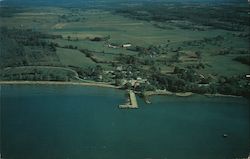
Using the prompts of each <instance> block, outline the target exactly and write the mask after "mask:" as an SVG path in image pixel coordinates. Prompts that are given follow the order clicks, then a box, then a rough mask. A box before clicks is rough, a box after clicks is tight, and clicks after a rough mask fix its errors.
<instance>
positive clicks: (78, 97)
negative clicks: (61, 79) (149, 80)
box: [1, 86, 250, 159]
mask: <svg viewBox="0 0 250 159" xmlns="http://www.w3.org/2000/svg"><path fill="white" fill-rule="evenodd" d="M124 94H125V93H124V92H123V91H120V90H114V89H104V88H95V87H80V86H2V87H1V136H2V137H1V153H2V157H4V158H6V159H85V158H86V159H146V158H151V159H181V158H188V159H201V158H202V159H233V158H240V157H241V158H242V157H246V156H247V155H248V153H249V152H250V135H249V134H250V120H249V119H250V113H249V112H250V107H249V103H248V101H247V100H245V99H243V98H207V97H202V96H193V97H185V98H183V97H182V98H181V97H154V98H153V99H152V101H153V104H151V105H146V104H144V102H143V101H142V100H139V105H140V109H138V110H120V109H118V108H117V106H118V105H119V104H121V103H123V102H124V100H125V97H124ZM223 134H228V137H227V138H223Z"/></svg>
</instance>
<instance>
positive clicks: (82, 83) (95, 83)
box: [0, 81, 120, 89]
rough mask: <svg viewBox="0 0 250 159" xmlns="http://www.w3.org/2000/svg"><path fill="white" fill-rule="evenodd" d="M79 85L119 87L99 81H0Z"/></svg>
mask: <svg viewBox="0 0 250 159" xmlns="http://www.w3.org/2000/svg"><path fill="white" fill-rule="evenodd" d="M16 84H17V85H18V84H27V85H36V84H39V85H79V86H95V87H105V88H117V89H118V88H120V87H117V86H114V85H111V84H106V83H101V82H58V81H0V85H16Z"/></svg>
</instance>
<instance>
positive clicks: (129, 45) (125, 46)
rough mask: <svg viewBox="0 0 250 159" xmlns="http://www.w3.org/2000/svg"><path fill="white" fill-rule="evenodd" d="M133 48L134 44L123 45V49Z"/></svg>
mask: <svg viewBox="0 0 250 159" xmlns="http://www.w3.org/2000/svg"><path fill="white" fill-rule="evenodd" d="M131 46H132V44H123V45H122V47H123V48H128V47H131Z"/></svg>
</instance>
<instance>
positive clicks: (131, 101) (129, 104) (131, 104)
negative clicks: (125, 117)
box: [119, 90, 139, 109]
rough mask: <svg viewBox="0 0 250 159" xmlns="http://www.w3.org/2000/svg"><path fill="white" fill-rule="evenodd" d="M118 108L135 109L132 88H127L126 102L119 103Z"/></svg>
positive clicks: (136, 106) (135, 103)
mask: <svg viewBox="0 0 250 159" xmlns="http://www.w3.org/2000/svg"><path fill="white" fill-rule="evenodd" d="M119 108H121V109H137V108H139V107H138V104H137V99H136V96H135V93H134V92H133V91H132V90H129V92H128V102H127V103H126V104H121V105H119Z"/></svg>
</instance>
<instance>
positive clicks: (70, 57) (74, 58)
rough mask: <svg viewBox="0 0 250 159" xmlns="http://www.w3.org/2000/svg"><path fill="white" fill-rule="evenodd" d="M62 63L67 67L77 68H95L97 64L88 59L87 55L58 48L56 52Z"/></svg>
mask: <svg viewBox="0 0 250 159" xmlns="http://www.w3.org/2000/svg"><path fill="white" fill-rule="evenodd" d="M56 53H57V55H58V57H59V59H60V62H61V63H62V64H63V65H65V66H76V67H83V68H86V67H88V66H95V63H94V62H93V61H92V60H91V59H89V58H87V57H86V56H85V54H83V53H81V52H80V51H78V50H72V49H64V48H57V51H56Z"/></svg>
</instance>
